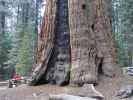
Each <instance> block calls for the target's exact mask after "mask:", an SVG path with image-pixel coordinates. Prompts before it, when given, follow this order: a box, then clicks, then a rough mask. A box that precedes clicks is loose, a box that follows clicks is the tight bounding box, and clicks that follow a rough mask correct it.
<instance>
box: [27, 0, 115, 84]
mask: <svg viewBox="0 0 133 100" xmlns="http://www.w3.org/2000/svg"><path fill="white" fill-rule="evenodd" d="M68 19H69V20H68ZM69 31H70V32H69ZM69 36H70V39H69ZM69 41H70V42H69ZM70 60H71V61H70ZM115 68H116V50H115V46H114V40H113V37H112V30H111V0H47V6H46V12H45V16H44V23H43V25H42V31H41V34H40V39H39V44H38V58H37V64H36V66H35V68H33V73H32V81H31V82H30V83H41V82H49V83H54V84H59V85H62V84H64V83H68V82H69V80H70V83H71V84H78V85H82V84H84V83H91V84H93V83H97V81H98V76H99V75H100V74H104V75H106V76H109V77H113V76H114V75H115V71H114V70H115ZM69 76H70V79H69Z"/></svg>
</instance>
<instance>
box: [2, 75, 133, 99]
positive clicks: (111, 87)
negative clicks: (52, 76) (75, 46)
mask: <svg viewBox="0 0 133 100" xmlns="http://www.w3.org/2000/svg"><path fill="white" fill-rule="evenodd" d="M125 84H133V79H132V78H128V77H125V78H122V77H116V78H113V79H110V78H106V77H103V76H102V81H101V82H100V83H99V85H98V86H96V89H97V90H98V91H100V92H101V93H102V94H103V95H104V96H105V98H106V100H133V97H132V98H129V99H119V98H117V97H116V96H115V94H116V91H118V89H119V88H120V86H122V85H125ZM77 89H80V88H72V87H68V86H67V87H59V86H52V85H42V86H34V87H33V86H20V87H17V88H13V89H6V90H0V100H48V99H46V98H47V95H48V94H60V93H69V92H70V91H72V90H77ZM39 95H40V96H39Z"/></svg>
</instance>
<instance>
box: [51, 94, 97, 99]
mask: <svg viewBox="0 0 133 100" xmlns="http://www.w3.org/2000/svg"><path fill="white" fill-rule="evenodd" d="M49 97H50V100H98V99H95V98H88V97H80V96H73V95H68V94H59V95H49Z"/></svg>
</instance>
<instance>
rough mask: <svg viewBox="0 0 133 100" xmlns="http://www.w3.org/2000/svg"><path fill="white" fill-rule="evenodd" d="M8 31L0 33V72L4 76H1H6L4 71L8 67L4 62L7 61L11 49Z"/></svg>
mask: <svg viewBox="0 0 133 100" xmlns="http://www.w3.org/2000/svg"><path fill="white" fill-rule="evenodd" d="M9 34H10V33H4V34H1V37H0V38H1V41H0V47H1V48H0V73H1V74H2V75H3V76H4V77H3V78H4V79H5V78H7V77H8V73H6V71H7V69H8V67H7V64H6V63H5V62H7V61H8V53H9V50H10V49H11V38H10V35H9Z"/></svg>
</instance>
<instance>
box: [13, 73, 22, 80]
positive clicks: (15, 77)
mask: <svg viewBox="0 0 133 100" xmlns="http://www.w3.org/2000/svg"><path fill="white" fill-rule="evenodd" d="M13 79H14V80H16V81H18V80H21V76H20V75H19V74H15V75H14V76H13Z"/></svg>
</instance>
